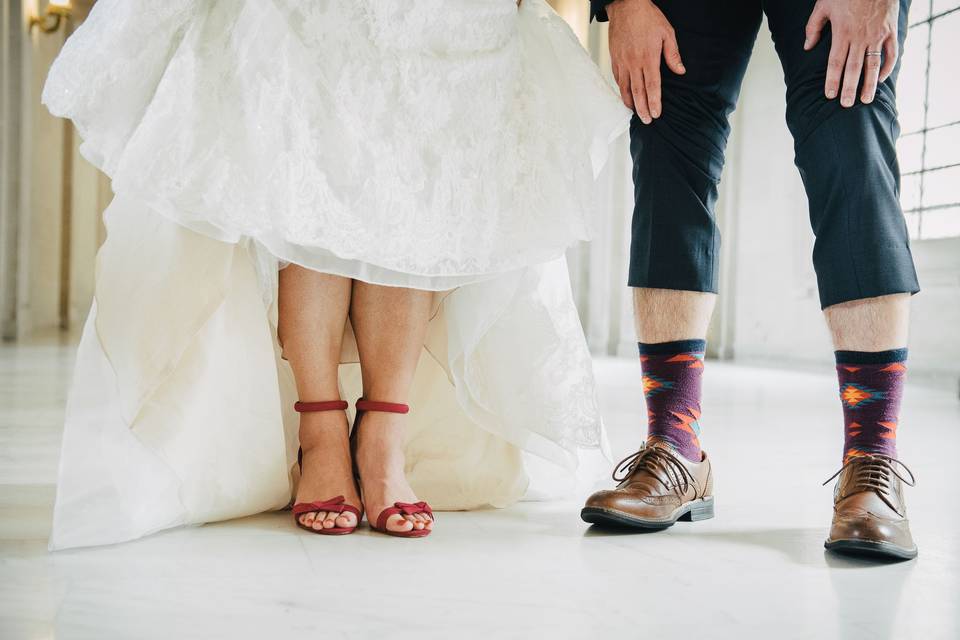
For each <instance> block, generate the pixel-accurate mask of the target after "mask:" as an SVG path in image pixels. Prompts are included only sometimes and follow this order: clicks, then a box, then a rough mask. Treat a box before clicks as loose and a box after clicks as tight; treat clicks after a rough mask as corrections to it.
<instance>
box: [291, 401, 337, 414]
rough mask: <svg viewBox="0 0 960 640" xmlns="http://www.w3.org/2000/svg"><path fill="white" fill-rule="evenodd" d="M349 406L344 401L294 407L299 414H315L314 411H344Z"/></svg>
mask: <svg viewBox="0 0 960 640" xmlns="http://www.w3.org/2000/svg"><path fill="white" fill-rule="evenodd" d="M348 406H349V405H348V404H347V403H346V402H345V401H343V400H326V401H324V402H300V401H299V400H298V401H297V402H296V404H294V405H293V410H294V411H296V412H298V413H313V412H314V411H343V410H344V409H346V408H347V407H348Z"/></svg>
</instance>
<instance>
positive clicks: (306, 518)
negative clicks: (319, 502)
mask: <svg viewBox="0 0 960 640" xmlns="http://www.w3.org/2000/svg"><path fill="white" fill-rule="evenodd" d="M316 515H317V514H316V513H314V512H313V511H310V512H308V513H305V514H303V515H302V516H300V524H302V525H303V526H305V527H312V526H313V519H314V518H315V517H316Z"/></svg>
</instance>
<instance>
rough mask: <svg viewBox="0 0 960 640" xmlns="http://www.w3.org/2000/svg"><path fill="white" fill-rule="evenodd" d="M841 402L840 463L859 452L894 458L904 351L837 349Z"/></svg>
mask: <svg viewBox="0 0 960 640" xmlns="http://www.w3.org/2000/svg"><path fill="white" fill-rule="evenodd" d="M835 355H836V357H837V377H838V378H839V380H840V402H841V403H842V404H843V418H844V428H845V437H844V442H843V462H844V464H846V463H847V462H849V461H850V459H851V458H853V457H855V456H863V455H874V454H878V455H884V456H889V457H891V458H896V457H897V423H898V421H899V419H900V399H901V398H902V396H903V382H904V378H905V376H906V372H907V366H906V361H907V350H906V349H891V350H890V351H837V352H836V354H835Z"/></svg>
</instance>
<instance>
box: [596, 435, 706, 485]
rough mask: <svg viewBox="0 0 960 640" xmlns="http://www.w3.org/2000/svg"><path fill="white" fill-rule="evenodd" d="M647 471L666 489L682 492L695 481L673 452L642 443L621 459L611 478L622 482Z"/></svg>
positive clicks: (694, 483)
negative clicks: (638, 447)
mask: <svg viewBox="0 0 960 640" xmlns="http://www.w3.org/2000/svg"><path fill="white" fill-rule="evenodd" d="M644 471H646V472H648V473H649V474H650V476H651V477H652V478H654V479H656V480H657V482H659V483H660V484H661V485H663V488H664V489H666V490H668V491H669V490H671V489H673V490H675V491H677V492H678V493H679V494H681V495H682V494H684V493H686V492H687V490H688V489H689V488H690V486H691V485H696V483H697V481H696V479H695V478H694V477H693V475H691V473H690V471H688V470H687V468H686V467H685V466H684V464H683V463H682V462H680V460H678V459H677V458H676V456H674V455H673V453H672V452H671V451H670V450H669V449H666V448H664V447H650V446H647V445H646V444H644V445H643V446H642V447H640V450H639V451H637V452H636V453H632V454H630V455H629V456H627V457H626V458H624V459H623V460H621V461H620V462H619V463H618V464H617V466H616V468H615V469H614V470H613V474H612V476H613V479H614V480H615V481H616V482H618V483H621V484H622V483H623V482H625V481H626V480H628V479H629V478H632V477H633V476H635V475H637V474H638V473H641V472H644Z"/></svg>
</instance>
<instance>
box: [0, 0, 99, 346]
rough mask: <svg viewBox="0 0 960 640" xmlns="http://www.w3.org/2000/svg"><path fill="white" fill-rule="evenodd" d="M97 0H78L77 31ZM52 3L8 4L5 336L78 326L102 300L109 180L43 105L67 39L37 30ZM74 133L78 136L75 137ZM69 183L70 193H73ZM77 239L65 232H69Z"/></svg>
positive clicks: (1, 250) (1, 197) (2, 122)
mask: <svg viewBox="0 0 960 640" xmlns="http://www.w3.org/2000/svg"><path fill="white" fill-rule="evenodd" d="M91 6H92V0H74V2H73V8H74V20H73V21H72V23H71V24H72V25H74V26H75V25H76V24H77V23H78V22H79V20H81V19H82V18H83V16H85V15H86V13H87V12H88V11H89V9H90V7H91ZM45 7H46V0H22V1H20V0H17V1H15V2H13V1H8V0H5V2H4V6H3V10H2V14H0V17H2V29H3V32H2V38H0V53H2V58H0V59H2V61H0V64H2V72H3V73H2V79H3V82H2V85H3V90H4V95H3V99H2V100H0V134H2V145H0V229H2V232H3V235H2V237H0V316H2V317H0V324H2V326H0V332H2V336H3V338H5V339H15V338H24V337H27V336H29V335H30V334H32V333H35V332H43V331H48V330H53V329H57V328H73V327H78V326H79V325H80V324H81V323H82V321H83V319H84V318H85V316H86V314H87V311H88V310H89V307H90V302H91V300H92V298H93V280H94V256H95V254H96V250H97V247H99V245H100V243H101V242H102V240H103V237H104V232H103V227H102V225H101V222H100V213H101V212H102V211H103V209H104V208H105V206H106V204H107V203H108V202H109V199H110V189H109V181H108V180H107V179H106V177H105V176H103V175H102V174H100V173H99V172H98V171H97V170H96V169H95V168H94V167H93V166H91V165H90V164H89V163H87V162H86V161H85V160H83V159H82V158H81V157H80V155H79V152H78V147H79V143H80V140H79V137H78V136H77V135H76V133H75V132H74V130H73V126H72V125H71V124H70V123H67V122H65V121H63V120H60V119H58V118H54V117H53V116H51V115H50V114H49V113H48V112H47V110H46V109H45V108H44V107H43V106H42V105H41V104H40V95H41V93H42V90H43V85H44V82H45V80H46V76H47V71H48V69H49V68H50V65H51V63H52V62H53V60H54V58H55V57H56V56H57V54H58V53H59V51H60V48H61V46H62V45H63V42H64V41H65V38H66V35H67V28H66V27H67V26H68V25H66V24H63V25H61V27H60V29H58V30H57V31H56V32H54V33H41V32H40V31H39V30H38V29H31V30H29V31H28V29H27V24H28V22H29V18H30V16H32V15H37V13H38V12H39V11H43V10H44V9H45ZM68 136H69V137H68ZM67 185H69V189H70V190H68V191H65V187H66V186H67ZM65 230H66V231H67V232H68V233H64V231H65Z"/></svg>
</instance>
